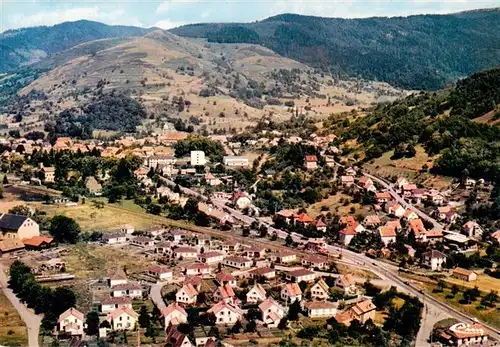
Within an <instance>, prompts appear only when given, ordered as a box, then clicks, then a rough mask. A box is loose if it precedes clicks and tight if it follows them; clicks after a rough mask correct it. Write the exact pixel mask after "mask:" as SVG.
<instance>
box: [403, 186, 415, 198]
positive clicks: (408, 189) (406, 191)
mask: <svg viewBox="0 0 500 347" xmlns="http://www.w3.org/2000/svg"><path fill="white" fill-rule="evenodd" d="M415 189H417V185H416V184H410V183H408V184H404V185H403V186H402V187H401V193H402V194H403V197H405V198H410V197H412V195H413V191H414V190H415Z"/></svg>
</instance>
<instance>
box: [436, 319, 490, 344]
mask: <svg viewBox="0 0 500 347" xmlns="http://www.w3.org/2000/svg"><path fill="white" fill-rule="evenodd" d="M440 338H441V340H442V342H444V343H445V344H446V345H447V346H456V347H460V346H487V345H488V335H487V333H486V331H485V329H484V327H483V326H482V325H481V324H479V323H473V324H469V323H455V324H453V325H452V326H450V327H449V328H448V329H446V330H445V331H444V332H443V333H442V334H441V336H440Z"/></svg>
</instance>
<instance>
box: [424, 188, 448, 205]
mask: <svg viewBox="0 0 500 347" xmlns="http://www.w3.org/2000/svg"><path fill="white" fill-rule="evenodd" d="M425 195H426V197H427V200H428V201H431V202H432V203H433V204H434V205H438V206H439V205H442V204H443V203H444V197H443V195H441V194H440V193H439V192H438V191H435V190H431V191H429V192H427V193H426V194H425Z"/></svg>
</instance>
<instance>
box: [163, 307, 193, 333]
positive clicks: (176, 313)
mask: <svg viewBox="0 0 500 347" xmlns="http://www.w3.org/2000/svg"><path fill="white" fill-rule="evenodd" d="M162 315H163V318H164V319H165V326H166V327H168V326H169V324H170V323H172V324H173V325H178V324H181V323H187V317H188V316H187V313H186V311H185V310H184V309H183V308H182V307H181V306H180V305H179V304H178V303H176V302H174V303H172V304H170V305H168V307H166V308H164V309H163V310H162Z"/></svg>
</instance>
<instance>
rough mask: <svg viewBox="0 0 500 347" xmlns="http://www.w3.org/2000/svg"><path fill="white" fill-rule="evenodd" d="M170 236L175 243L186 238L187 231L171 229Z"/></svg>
mask: <svg viewBox="0 0 500 347" xmlns="http://www.w3.org/2000/svg"><path fill="white" fill-rule="evenodd" d="M168 235H169V236H168V238H169V239H171V240H172V241H173V242H175V243H179V242H182V241H183V240H185V239H186V232H185V231H184V230H179V229H175V230H170V231H169V232H168Z"/></svg>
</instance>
